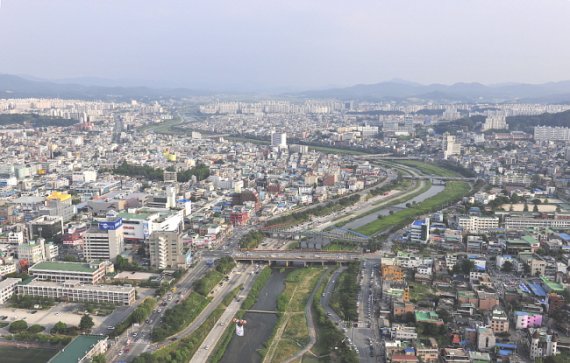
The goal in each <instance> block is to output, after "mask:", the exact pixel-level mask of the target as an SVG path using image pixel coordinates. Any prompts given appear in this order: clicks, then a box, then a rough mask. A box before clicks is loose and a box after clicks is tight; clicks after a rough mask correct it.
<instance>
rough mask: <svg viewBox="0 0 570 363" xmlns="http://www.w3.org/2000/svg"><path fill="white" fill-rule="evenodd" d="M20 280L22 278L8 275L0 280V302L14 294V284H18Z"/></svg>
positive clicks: (2, 302)
mask: <svg viewBox="0 0 570 363" xmlns="http://www.w3.org/2000/svg"><path fill="white" fill-rule="evenodd" d="M20 281H22V279H19V278H14V277H8V278H7V279H4V280H2V281H0V304H4V303H5V302H6V301H8V299H9V298H11V297H12V295H14V292H15V291H16V285H18V283H19V282H20Z"/></svg>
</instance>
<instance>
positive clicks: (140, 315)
mask: <svg viewBox="0 0 570 363" xmlns="http://www.w3.org/2000/svg"><path fill="white" fill-rule="evenodd" d="M155 306H156V299H154V298H152V297H147V298H146V299H145V300H144V301H143V302H142V303H141V304H140V305H139V306H138V307H137V308H136V309H135V311H133V312H132V313H131V315H129V316H128V317H127V318H126V319H125V320H123V321H122V322H121V323H119V324H118V325H117V326H116V327H115V330H113V332H112V333H111V336H113V337H116V336H119V335H121V334H123V332H124V331H125V330H127V329H128V328H129V327H130V326H131V325H133V324H134V323H142V322H143V321H144V320H145V319H146V318H148V317H149V316H150V314H151V313H152V310H153V309H154V307H155Z"/></svg>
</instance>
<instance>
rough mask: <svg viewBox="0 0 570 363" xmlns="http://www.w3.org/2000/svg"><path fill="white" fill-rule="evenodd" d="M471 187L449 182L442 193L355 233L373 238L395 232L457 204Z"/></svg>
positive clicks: (360, 228)
mask: <svg viewBox="0 0 570 363" xmlns="http://www.w3.org/2000/svg"><path fill="white" fill-rule="evenodd" d="M470 190H471V187H470V186H469V184H468V183H466V182H459V181H450V182H447V184H446V185H445V189H444V190H443V192H441V193H438V194H437V195H435V196H433V197H431V198H428V199H426V200H424V201H423V202H420V203H417V204H415V205H414V207H413V208H407V209H404V210H401V211H399V212H396V213H393V214H391V215H388V216H385V217H382V218H381V219H377V220H375V221H373V222H371V223H368V224H366V225H364V226H361V227H359V228H356V229H355V231H357V232H359V233H362V234H365V235H368V236H373V235H376V234H379V233H382V232H386V231H388V230H395V229H399V228H401V227H403V226H404V225H406V224H408V223H411V222H412V221H413V220H414V218H416V217H417V216H420V215H422V214H425V213H431V212H433V211H435V210H436V209H441V208H442V207H445V206H446V205H449V204H451V203H455V202H457V201H458V200H459V199H461V198H462V197H463V196H465V195H467V194H468V193H469V191H470Z"/></svg>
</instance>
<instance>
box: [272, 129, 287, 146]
mask: <svg viewBox="0 0 570 363" xmlns="http://www.w3.org/2000/svg"><path fill="white" fill-rule="evenodd" d="M271 146H273V147H278V148H283V149H284V148H287V134H286V133H284V132H275V131H273V132H271Z"/></svg>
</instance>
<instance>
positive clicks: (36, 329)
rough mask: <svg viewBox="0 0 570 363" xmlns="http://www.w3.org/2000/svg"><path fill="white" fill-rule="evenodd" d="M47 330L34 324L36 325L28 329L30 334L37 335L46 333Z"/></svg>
mask: <svg viewBox="0 0 570 363" xmlns="http://www.w3.org/2000/svg"><path fill="white" fill-rule="evenodd" d="M45 329H46V328H44V327H43V326H41V325H38V324H34V325H32V326H30V327H29V328H28V333H30V334H37V333H39V332H42V331H44V330H45Z"/></svg>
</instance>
